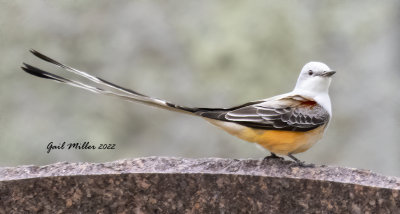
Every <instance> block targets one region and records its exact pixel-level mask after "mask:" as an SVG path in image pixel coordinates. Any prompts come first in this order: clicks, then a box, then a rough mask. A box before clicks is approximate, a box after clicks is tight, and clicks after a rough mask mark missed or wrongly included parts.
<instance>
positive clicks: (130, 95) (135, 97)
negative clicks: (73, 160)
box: [21, 50, 199, 115]
mask: <svg viewBox="0 0 400 214" xmlns="http://www.w3.org/2000/svg"><path fill="white" fill-rule="evenodd" d="M30 52H31V53H32V54H33V55H35V56H36V57H38V58H40V59H42V60H44V61H47V62H50V63H52V64H54V65H57V66H59V67H61V68H63V69H65V70H66V71H69V72H72V73H75V74H77V75H79V76H82V77H84V78H86V79H88V80H90V81H92V82H94V83H97V84H98V85H100V86H103V87H109V88H112V89H114V90H116V91H118V92H114V91H111V90H107V89H105V88H102V87H97V86H92V85H88V84H84V83H81V82H79V81H76V80H70V79H67V78H64V77H61V76H58V75H55V74H53V73H49V72H47V71H43V70H41V69H39V68H36V67H34V66H32V65H28V64H26V63H23V64H24V67H21V68H22V70H24V71H25V72H27V73H29V74H31V75H34V76H37V77H40V78H45V79H50V80H54V81H56V82H59V83H64V84H67V85H71V86H74V87H78V88H82V89H85V90H88V91H91V92H94V93H98V94H104V95H108V96H114V97H118V98H121V99H124V100H127V101H132V102H141V103H144V104H147V105H151V106H156V107H159V108H164V109H167V110H172V111H178V112H182V113H188V114H194V115H197V114H196V112H197V111H198V110H199V109H198V108H189V107H184V106H179V105H175V104H173V103H170V102H167V101H164V100H161V99H157V98H152V97H149V96H146V95H144V94H141V93H138V92H136V91H133V90H130V89H127V88H124V87H121V86H118V85H115V84H113V83H111V82H108V81H106V80H104V79H101V78H99V77H95V76H92V75H90V74H88V73H85V72H83V71H80V70H77V69H75V68H72V67H69V66H67V65H64V64H62V63H60V62H57V61H56V60H54V59H51V58H50V57H48V56H45V55H43V54H41V53H39V52H38V51H35V50H30Z"/></svg>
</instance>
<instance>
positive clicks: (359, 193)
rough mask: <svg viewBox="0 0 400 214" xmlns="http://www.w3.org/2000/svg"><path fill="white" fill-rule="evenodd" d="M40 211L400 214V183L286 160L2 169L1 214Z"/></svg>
mask: <svg viewBox="0 0 400 214" xmlns="http://www.w3.org/2000/svg"><path fill="white" fill-rule="evenodd" d="M38 212H39V213H400V179H399V178H395V177H387V176H382V175H379V174H376V173H373V172H370V171H367V170H358V169H349V168H342V167H330V166H329V167H327V166H316V167H314V168H304V167H299V166H297V165H296V164H293V163H292V162H290V161H283V160H279V159H270V160H265V161H262V160H236V159H235V160H233V159H219V158H207V159H185V158H161V157H149V158H138V159H130V160H120V161H115V162H110V163H67V162H63V163H56V164H52V165H47V166H20V167H2V168H1V167H0V214H2V213H38Z"/></svg>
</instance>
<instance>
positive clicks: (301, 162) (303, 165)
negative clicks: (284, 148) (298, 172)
mask: <svg viewBox="0 0 400 214" xmlns="http://www.w3.org/2000/svg"><path fill="white" fill-rule="evenodd" d="M287 156H288V157H289V158H291V159H292V160H294V161H295V162H296V163H297V164H298V165H299V166H302V167H314V166H315V165H314V164H312V163H310V164H306V163H305V162H304V161H300V160H299V159H297V158H296V157H295V156H293V155H292V154H288V155H287Z"/></svg>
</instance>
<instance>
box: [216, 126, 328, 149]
mask: <svg viewBox="0 0 400 214" xmlns="http://www.w3.org/2000/svg"><path fill="white" fill-rule="evenodd" d="M209 122H211V123H212V124H214V125H216V126H218V127H220V128H222V129H224V130H225V131H227V132H229V133H230V134H232V135H235V136H237V137H239V138H241V139H243V140H246V141H249V142H254V143H257V144H259V145H261V146H262V147H264V148H266V149H268V150H269V151H270V152H273V153H276V154H280V155H288V154H296V153H300V152H305V151H306V150H308V149H309V148H311V147H312V146H313V145H314V144H315V143H316V142H317V141H318V140H320V139H321V138H322V136H323V134H324V129H325V126H320V127H318V128H315V129H313V130H310V131H306V132H298V131H279V130H262V129H253V128H248V127H245V126H242V125H238V124H232V123H226V122H220V121H210V120H209Z"/></svg>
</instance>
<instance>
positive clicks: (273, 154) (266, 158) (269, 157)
mask: <svg viewBox="0 0 400 214" xmlns="http://www.w3.org/2000/svg"><path fill="white" fill-rule="evenodd" d="M275 158H277V159H280V160H283V159H284V158H283V157H279V156H278V155H276V154H275V153H272V152H271V155H268V156H266V157H265V158H264V160H269V159H275Z"/></svg>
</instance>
